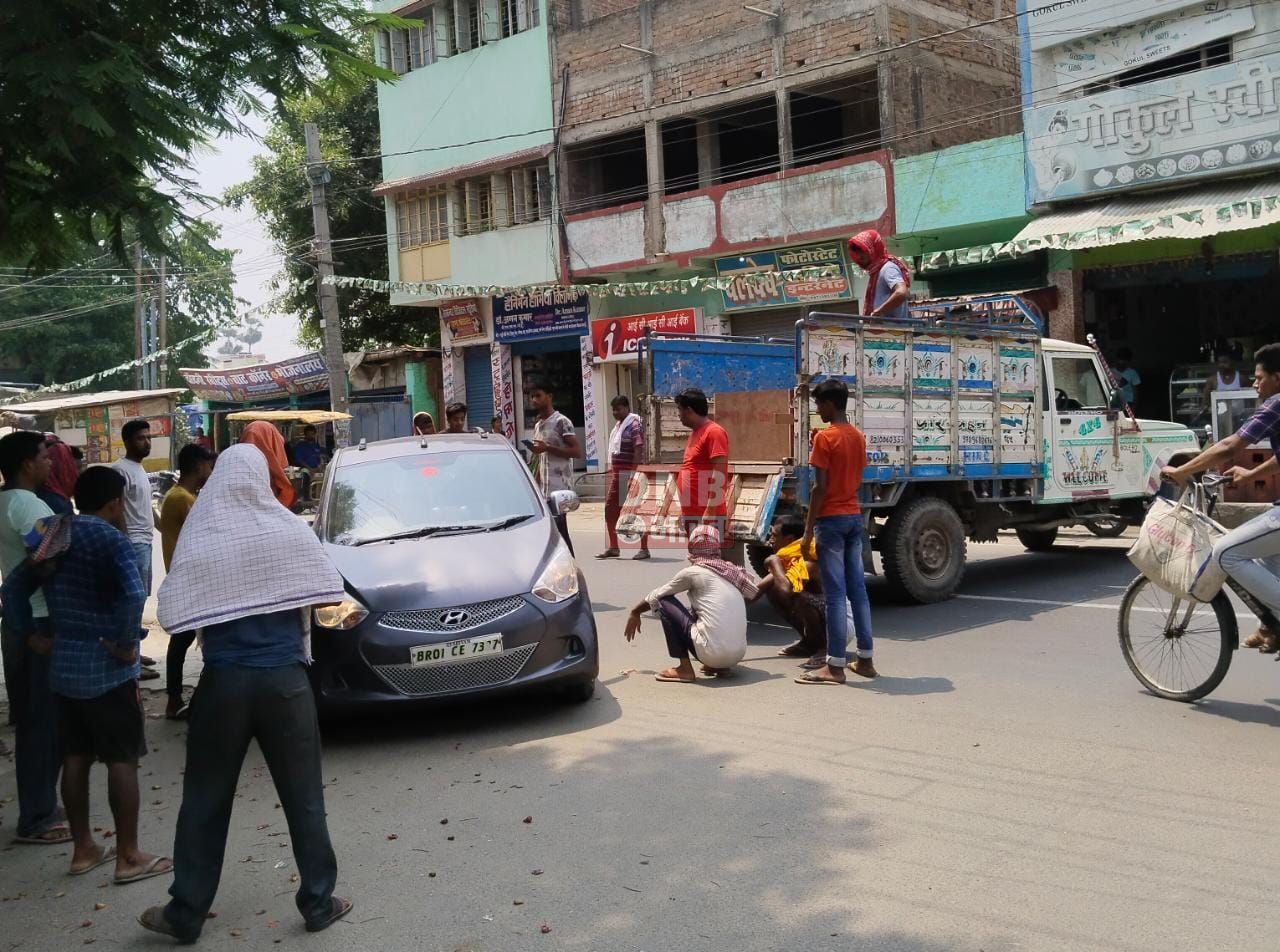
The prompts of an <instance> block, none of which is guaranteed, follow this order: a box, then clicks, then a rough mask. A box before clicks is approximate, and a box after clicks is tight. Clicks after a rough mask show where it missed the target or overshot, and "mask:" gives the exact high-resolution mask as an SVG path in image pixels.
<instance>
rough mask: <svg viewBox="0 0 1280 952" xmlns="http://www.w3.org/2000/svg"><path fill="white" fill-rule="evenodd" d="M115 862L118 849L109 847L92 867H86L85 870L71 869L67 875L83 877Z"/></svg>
mask: <svg viewBox="0 0 1280 952" xmlns="http://www.w3.org/2000/svg"><path fill="white" fill-rule="evenodd" d="M115 861H116V848H115V847H114V846H108V847H107V848H106V849H104V850H103V851H102V855H101V856H99V857H98V858H97V859H96V860H95V861H94V862H93V863H92V864H91V865H89V866H86V867H85V868H84V869H69V870H67V875H68V876H83V875H84V874H85V873H92V872H93V871H94V870H95V869H97V868H98V867H99V866H106V865H107V863H114V862H115Z"/></svg>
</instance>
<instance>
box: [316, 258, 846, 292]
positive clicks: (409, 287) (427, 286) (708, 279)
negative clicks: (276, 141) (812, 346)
mask: <svg viewBox="0 0 1280 952" xmlns="http://www.w3.org/2000/svg"><path fill="white" fill-rule="evenodd" d="M841 274H842V272H841V269H840V268H839V266H837V265H816V266H813V267H808V268H796V269H794V270H791V271H762V272H756V273H754V274H734V275H693V276H692V277H687V278H662V279H659V280H656V281H622V282H610V283H608V284H533V285H529V284H523V285H503V284H439V283H435V282H431V281H382V280H379V279H378V278H359V277H350V276H347V275H331V276H329V277H327V278H325V283H326V284H332V285H335V286H337V287H340V288H361V289H363V290H366V291H378V292H381V293H384V294H392V293H396V294H412V295H414V296H415V297H429V298H441V299H446V298H471V297H505V296H507V295H527V296H534V295H549V296H552V297H554V298H558V299H573V298H576V297H579V296H581V295H583V294H585V295H587V296H588V297H592V298H603V297H641V296H645V295H652V294H689V293H691V292H697V291H728V290H730V289H735V290H748V289H751V288H755V287H759V288H760V290H761V291H762V292H763V293H765V294H770V293H772V290H773V288H774V286H776V285H777V284H778V283H779V282H804V281H819V280H822V279H823V278H835V277H840V276H841Z"/></svg>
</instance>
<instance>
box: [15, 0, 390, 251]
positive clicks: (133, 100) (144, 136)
mask: <svg viewBox="0 0 1280 952" xmlns="http://www.w3.org/2000/svg"><path fill="white" fill-rule="evenodd" d="M402 22H403V21H401V20H399V19H398V18H395V17H388V16H385V15H375V14H371V13H369V12H368V11H367V10H366V9H365V5H364V4H363V3H362V2H360V0H184V2H183V3H180V4H174V3H172V2H169V0H39V2H36V3H19V2H6V3H4V4H0V116H3V117H4V134H3V135H2V136H0V261H6V262H15V263H20V264H22V265H24V266H29V267H31V268H33V269H34V270H36V271H45V270H51V269H54V268H58V267H62V266H64V265H66V264H68V263H72V262H74V261H76V260H77V255H78V254H80V253H81V252H82V251H83V249H84V248H85V246H92V245H96V244H97V242H98V241H99V239H105V240H106V241H107V242H108V244H109V245H110V246H111V247H112V248H113V249H114V250H115V252H116V254H117V256H120V257H123V256H124V253H125V242H126V235H137V236H138V237H139V238H141V240H142V241H143V242H144V243H145V244H146V245H147V246H148V247H149V248H151V249H152V250H154V251H159V250H161V249H162V248H163V247H164V241H165V236H166V235H167V234H169V233H170V231H169V230H170V228H172V227H173V226H174V225H175V224H180V223H183V222H184V221H185V219H184V213H183V206H187V207H190V206H191V205H192V204H193V199H194V198H195V197H196V196H195V192H194V186H193V183H192V182H191V181H190V180H189V178H188V176H189V174H190V173H189V166H188V157H189V155H190V154H191V152H192V150H193V149H194V148H196V147H198V146H199V145H200V144H201V143H203V142H206V141H209V140H212V139H213V138H215V137H217V136H218V135H221V134H223V133H230V132H235V131H237V130H239V129H240V128H241V119H242V117H243V116H245V115H248V114H250V113H252V112H261V111H264V107H263V106H262V103H261V102H260V101H259V99H258V98H257V96H258V93H257V92H256V91H261V92H265V93H267V94H269V95H270V96H272V97H274V98H275V99H276V100H277V101H278V102H284V101H288V100H291V99H293V98H295V97H298V96H301V95H304V94H305V93H306V92H308V91H309V90H310V89H311V88H312V87H313V86H314V85H315V83H316V81H317V78H318V77H324V78H325V82H327V83H329V84H331V85H333V86H334V87H336V88H341V87H344V86H346V87H358V86H360V85H361V84H367V83H368V81H369V78H370V77H378V78H382V79H386V80H388V81H391V80H394V79H395V77H394V76H393V75H392V74H390V73H389V72H388V71H386V70H383V69H380V68H378V67H376V66H374V65H373V64H372V63H371V62H370V61H369V58H368V57H367V55H366V51H367V49H368V37H367V27H368V26H369V25H371V24H373V23H379V24H381V25H385V26H393V25H396V24H399V23H402ZM158 182H162V183H164V186H165V187H164V188H163V189H161V188H159V187H157V183H158Z"/></svg>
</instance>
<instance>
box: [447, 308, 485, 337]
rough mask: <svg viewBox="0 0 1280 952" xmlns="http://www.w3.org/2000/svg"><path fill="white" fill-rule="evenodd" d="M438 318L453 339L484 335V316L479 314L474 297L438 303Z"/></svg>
mask: <svg viewBox="0 0 1280 952" xmlns="http://www.w3.org/2000/svg"><path fill="white" fill-rule="evenodd" d="M440 320H442V321H444V326H445V327H447V328H449V334H450V336H451V337H452V338H453V339H454V340H455V341H463V340H473V339H475V338H477V337H483V336H484V318H483V317H481V315H480V302H479V301H477V300H476V299H475V298H463V299H462V300H458V301H445V302H444V303H443V304H441V305H440Z"/></svg>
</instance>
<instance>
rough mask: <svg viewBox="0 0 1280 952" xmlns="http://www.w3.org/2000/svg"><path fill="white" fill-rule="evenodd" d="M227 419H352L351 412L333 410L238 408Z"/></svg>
mask: <svg viewBox="0 0 1280 952" xmlns="http://www.w3.org/2000/svg"><path fill="white" fill-rule="evenodd" d="M227 419H228V420H231V421H233V422H235V423H243V422H245V421H252V420H267V421H268V422H270V423H302V424H307V423H311V424H316V423H336V422H337V421H339V420H350V419H351V414H350V413H337V412H335V411H333V410H236V411H235V412H234V413H228V414H227Z"/></svg>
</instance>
